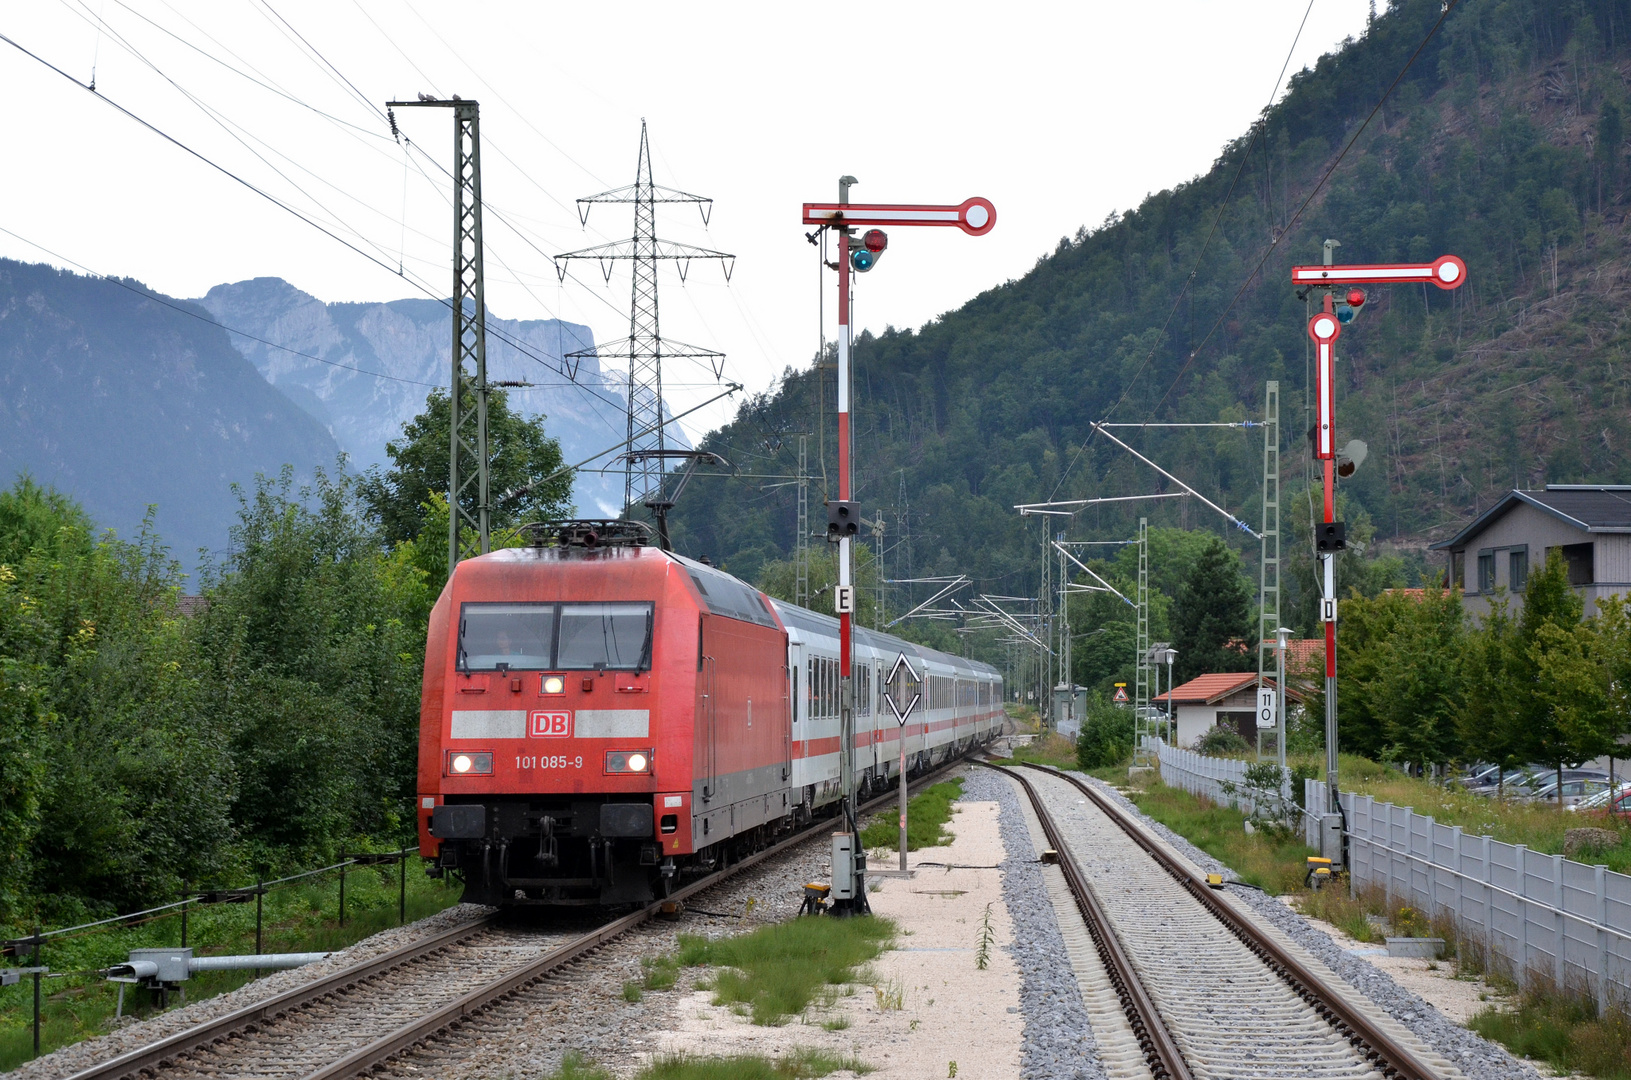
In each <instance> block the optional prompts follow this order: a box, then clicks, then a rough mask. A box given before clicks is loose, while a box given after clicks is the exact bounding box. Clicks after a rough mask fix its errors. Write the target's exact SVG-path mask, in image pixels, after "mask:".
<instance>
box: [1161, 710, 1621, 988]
mask: <svg viewBox="0 0 1631 1080" xmlns="http://www.w3.org/2000/svg"><path fill="white" fill-rule="evenodd" d="M1148 749H1149V750H1150V751H1151V752H1152V753H1154V754H1156V755H1158V760H1159V761H1160V764H1161V780H1162V782H1163V783H1166V784H1169V785H1171V786H1173V787H1179V788H1182V789H1184V790H1185V791H1189V792H1192V793H1194V794H1197V795H1205V796H1207V797H1209V798H1212V799H1215V800H1216V801H1217V802H1219V803H1222V804H1226V805H1229V806H1233V807H1236V808H1238V809H1240V810H1242V811H1244V812H1245V813H1248V814H1251V813H1253V811H1254V809H1255V808H1254V807H1253V806H1252V802H1251V799H1250V798H1249V797H1248V795H1247V793H1246V792H1245V785H1244V779H1245V773H1246V763H1245V762H1241V761H1234V760H1230V759H1225V758H1214V757H1207V756H1206V755H1204V754H1197V753H1195V752H1194V751H1192V750H1178V749H1175V748H1173V747H1169V746H1166V745H1165V744H1164V743H1162V742H1161V741H1160V740H1158V739H1152V740H1150V744H1149V745H1148ZM1287 782H1288V783H1289V778H1288V780H1287ZM1226 783H1227V784H1230V785H1233V787H1234V788H1235V790H1234V791H1233V792H1230V791H1228V790H1227V789H1226V788H1225V786H1224V785H1225V784H1226ZM1303 785H1304V786H1303V805H1304V806H1306V807H1309V808H1311V809H1312V810H1314V811H1315V815H1305V817H1304V821H1305V823H1306V825H1305V827H1306V833H1305V837H1306V839H1307V842H1308V845H1309V846H1310V847H1313V848H1315V849H1316V850H1317V849H1318V848H1319V831H1318V830H1319V820H1318V817H1317V816H1316V815H1317V812H1318V811H1319V809H1320V808H1321V807H1324V806H1325V805H1326V802H1325V800H1326V786H1325V782H1324V781H1322V780H1305V781H1304V782H1303ZM1342 809H1343V813H1344V815H1345V817H1346V826H1345V827H1346V830H1347V835H1348V860H1349V882H1350V884H1351V887H1352V888H1354V889H1356V890H1360V889H1369V888H1377V889H1380V890H1382V891H1383V892H1384V893H1385V894H1386V896H1387V898H1388V900H1389V901H1396V902H1398V903H1400V904H1404V905H1407V906H1409V907H1413V908H1415V909H1417V910H1418V911H1421V912H1422V913H1424V914H1427V915H1430V916H1433V917H1443V916H1449V917H1450V918H1451V919H1453V920H1454V921H1455V924H1456V928H1457V936H1458V938H1459V939H1460V940H1459V948H1461V949H1463V950H1479V951H1480V952H1481V953H1482V957H1481V959H1482V961H1483V964H1484V967H1485V968H1486V969H1487V970H1492V971H1500V972H1503V973H1505V974H1507V975H1509V976H1511V977H1512V978H1514V979H1516V980H1517V981H1518V983H1519V984H1520V985H1525V984H1527V983H1528V982H1529V981H1530V980H1531V979H1534V978H1537V977H1538V978H1541V979H1544V980H1546V981H1547V982H1549V983H1551V985H1553V986H1559V987H1565V988H1568V989H1571V990H1575V991H1578V992H1583V993H1588V994H1592V995H1594V996H1595V997H1596V999H1597V1003H1598V1007H1599V1009H1606V1008H1607V1007H1608V1006H1609V1004H1610V1003H1617V1004H1618V1005H1619V1006H1620V1007H1622V1008H1624V1007H1627V1006H1631V876H1627V875H1625V874H1617V873H1613V872H1612V871H1610V870H1609V869H1608V868H1607V867H1604V866H1588V865H1586V864H1585V863H1580V862H1575V861H1574V860H1572V859H1565V858H1564V857H1563V856H1561V855H1546V854H1542V853H1541V852H1538V851H1530V850H1529V849H1528V848H1527V847H1525V846H1524V845H1523V844H1503V843H1501V842H1500V841H1498V840H1493V839H1491V838H1490V837H1488V836H1471V835H1468V834H1467V833H1465V832H1463V831H1462V829H1461V827H1460V826H1459V825H1440V824H1439V823H1437V822H1435V821H1434V820H1433V819H1432V817H1430V816H1428V815H1426V814H1418V813H1416V812H1415V811H1414V810H1412V809H1411V808H1410V807H1408V806H1395V805H1393V804H1392V803H1379V802H1377V801H1376V800H1375V799H1373V798H1371V797H1370V796H1369V795H1354V794H1353V793H1352V792H1343V793H1342Z"/></svg>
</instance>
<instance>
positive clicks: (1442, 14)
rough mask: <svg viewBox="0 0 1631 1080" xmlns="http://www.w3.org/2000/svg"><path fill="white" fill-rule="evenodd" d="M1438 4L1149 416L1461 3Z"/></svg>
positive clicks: (1455, 0) (1457, 0)
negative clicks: (1404, 57) (1365, 112)
mask: <svg viewBox="0 0 1631 1080" xmlns="http://www.w3.org/2000/svg"><path fill="white" fill-rule="evenodd" d="M1441 2H1442V5H1443V6H1442V8H1441V10H1440V11H1439V15H1438V19H1437V21H1436V22H1434V23H1433V25H1432V26H1431V27H1429V28H1428V30H1427V33H1426V34H1425V35H1424V36H1423V37H1422V39H1421V43H1420V44H1418V45H1417V46H1416V51H1415V52H1413V53H1411V54H1410V59H1408V60H1406V61H1405V63H1404V66H1403V67H1401V68H1400V69H1399V73H1398V74H1397V75H1395V76H1394V77H1393V81H1392V82H1391V83H1389V84H1388V88H1387V90H1386V91H1385V92H1384V93H1383V94H1382V96H1381V97H1380V98H1379V99H1377V102H1376V105H1375V107H1374V108H1372V109H1371V111H1370V113H1369V114H1368V115H1366V117H1365V119H1364V121H1363V122H1362V123H1361V124H1360V125H1359V127H1358V128H1356V129H1355V130H1354V133H1353V135H1352V136H1351V137H1350V138H1349V139H1348V141H1347V143H1345V144H1344V145H1343V147H1342V150H1341V152H1339V153H1338V154H1337V156H1336V160H1335V161H1333V162H1331V164H1330V165H1328V166H1327V167H1326V169H1325V172H1324V173H1323V174H1321V176H1320V178H1319V181H1318V182H1317V183H1316V184H1315V185H1314V187H1313V189H1312V190H1311V191H1309V193H1308V197H1307V198H1305V199H1303V201H1302V204H1301V205H1300V206H1298V207H1297V212H1296V213H1295V214H1292V215H1291V220H1290V221H1288V222H1286V227H1285V228H1284V229H1282V230H1280V232H1279V233H1278V234H1277V235H1276V236H1275V237H1274V238H1273V239H1272V240H1270V241H1269V245H1268V247H1266V248H1264V249H1263V254H1262V257H1261V258H1259V259H1258V260H1257V263H1256V265H1254V266H1253V267H1252V269H1251V272H1250V273H1248V274H1247V275H1246V278H1245V280H1244V281H1242V282H1241V283H1240V288H1238V289H1236V290H1235V294H1234V296H1233V297H1231V298H1230V300H1229V303H1228V304H1227V305H1226V306H1225V307H1224V309H1223V310H1222V311H1221V312H1219V313H1218V317H1217V318H1216V319H1215V320H1213V322H1212V326H1211V328H1210V329H1208V330H1207V331H1206V336H1205V337H1203V338H1202V339H1201V342H1200V344H1199V345H1197V346H1195V348H1194V349H1193V350H1191V351H1190V354H1189V357H1188V359H1186V360H1185V361H1184V366H1183V367H1181V368H1179V369H1178V374H1177V375H1176V376H1175V377H1174V378H1173V380H1172V385H1171V386H1168V387H1167V392H1166V393H1165V394H1162V395H1161V400H1160V401H1158V402H1156V403H1155V408H1154V409H1151V410H1150V414H1151V415H1152V416H1153V415H1154V414H1155V410H1156V409H1159V408H1160V407H1161V406H1162V405H1164V404H1166V400H1167V398H1169V397H1171V396H1172V392H1173V391H1174V390H1176V389H1177V388H1178V384H1179V383H1180V382H1182V381H1183V377H1184V374H1185V373H1186V372H1187V371H1188V370H1189V366H1190V365H1191V364H1193V363H1194V362H1195V357H1196V356H1198V355H1200V351H1201V350H1202V349H1203V348H1205V347H1206V344H1207V342H1209V341H1211V340H1212V337H1213V335H1214V334H1216V333H1217V332H1218V327H1220V326H1222V325H1223V320H1225V319H1227V318H1228V317H1229V313H1230V312H1231V311H1233V310H1234V309H1235V305H1236V304H1238V303H1240V298H1241V297H1242V296H1245V295H1246V290H1247V289H1249V288H1250V287H1251V284H1252V282H1253V281H1255V280H1256V279H1257V275H1258V274H1259V273H1261V272H1262V270H1263V264H1265V263H1267V262H1268V261H1269V256H1270V255H1272V254H1274V252H1275V250H1276V249H1278V248H1279V246H1280V243H1281V241H1283V240H1285V238H1286V237H1288V236H1290V235H1291V233H1292V231H1293V230H1295V229H1296V227H1297V226H1298V224H1300V223H1301V221H1302V216H1303V212H1304V211H1306V210H1307V209H1308V207H1309V204H1311V203H1312V202H1313V201H1314V198H1315V196H1317V195H1318V194H1319V193H1320V192H1321V191H1322V190H1324V188H1325V185H1326V183H1327V182H1329V181H1330V179H1331V176H1332V175H1333V174H1334V173H1335V172H1336V171H1337V167H1338V166H1340V165H1341V164H1342V160H1343V159H1344V158H1346V157H1347V156H1348V151H1350V150H1352V149H1353V148H1354V144H1355V143H1357V142H1358V141H1359V138H1360V136H1362V135H1364V134H1365V131H1366V129H1367V128H1369V127H1370V124H1371V121H1372V120H1375V119H1376V114H1377V113H1379V112H1381V111H1382V106H1384V105H1386V104H1387V102H1388V99H1389V98H1390V97H1392V96H1393V91H1394V90H1396V89H1398V86H1399V83H1400V82H1401V81H1403V79H1404V77H1405V75H1406V74H1408V73H1409V71H1410V69H1411V67H1412V66H1413V65H1414V64H1415V63H1416V58H1417V57H1419V56H1420V55H1421V53H1422V50H1423V49H1425V48H1427V43H1428V42H1430V41H1432V40H1433V35H1435V34H1437V33H1438V28H1439V27H1441V26H1443V25H1444V20H1445V19H1448V18H1449V17H1450V12H1452V11H1454V10H1455V8H1456V5H1457V4H1459V3H1460V2H1461V0H1441Z"/></svg>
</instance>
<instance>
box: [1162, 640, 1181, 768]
mask: <svg viewBox="0 0 1631 1080" xmlns="http://www.w3.org/2000/svg"><path fill="white" fill-rule="evenodd" d="M1161 658H1162V659H1164V660H1166V662H1167V745H1168V746H1171V745H1173V737H1174V736H1173V722H1172V709H1173V704H1174V703H1173V700H1172V662H1173V661H1174V660H1176V659H1178V650H1177V649H1172V648H1167V649H1163V650H1161Z"/></svg>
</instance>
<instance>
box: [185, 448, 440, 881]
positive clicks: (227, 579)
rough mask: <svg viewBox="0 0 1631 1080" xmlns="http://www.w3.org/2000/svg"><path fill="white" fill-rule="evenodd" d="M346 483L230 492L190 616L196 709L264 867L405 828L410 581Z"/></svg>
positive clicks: (411, 747)
mask: <svg viewBox="0 0 1631 1080" xmlns="http://www.w3.org/2000/svg"><path fill="white" fill-rule="evenodd" d="M357 488H358V484H357V481H356V480H355V479H353V478H351V477H348V476H346V475H345V474H344V473H343V472H339V471H337V472H336V473H335V474H334V475H333V476H330V475H327V474H324V473H322V472H319V474H318V475H317V477H316V479H315V480H314V481H313V483H312V484H311V485H309V486H306V487H301V488H298V489H297V488H296V487H295V486H294V480H293V473H292V470H289V469H285V470H284V471H283V474H282V476H281V477H280V478H278V479H277V480H271V479H268V478H265V477H262V478H261V479H260V480H259V481H258V482H257V484H256V486H255V488H254V490H253V491H252V492H241V493H240V495H239V498H240V503H241V506H240V510H239V524H238V525H237V526H235V527H234V528H233V530H232V541H233V550H234V554H233V556H232V558H231V560H230V561H229V562H228V563H227V564H226V565H225V566H223V567H219V568H215V567H211V568H209V569H208V570H207V572H206V583H207V585H208V588H207V590H206V593H205V595H206V596H207V598H208V600H209V607H208V608H207V610H206V611H205V612H204V613H203V614H202V615H200V616H199V617H198V619H197V620H196V636H197V647H198V653H199V657H200V661H199V675H200V678H199V685H200V692H201V696H202V698H203V704H204V707H205V708H206V709H207V711H208V712H209V714H210V715H211V716H212V717H214V718H215V720H216V722H217V723H219V724H220V726H221V728H222V729H223V730H224V731H226V732H227V733H228V736H229V738H230V740H231V753H232V758H233V760H234V762H235V764H236V767H237V771H238V792H237V798H236V800H235V803H234V806H233V817H234V820H235V823H236V825H237V827H238V829H239V830H240V832H241V833H242V835H243V836H244V837H245V839H246V841H247V842H248V843H250V844H251V845H253V850H252V852H251V855H252V857H253V858H255V859H256V860H257V861H260V862H263V863H267V864H274V865H277V864H281V865H289V864H293V863H299V862H305V861H309V860H311V859H313V858H318V857H328V856H330V855H333V854H334V853H335V852H336V851H337V850H338V849H339V848H340V846H341V845H343V844H346V843H348V842H352V841H354V840H356V839H358V838H362V837H377V838H380V839H382V840H390V841H396V840H399V839H401V837H402V835H403V834H404V832H405V831H406V830H407V828H408V822H410V821H411V820H412V813H411V800H412V798H413V794H414V771H415V764H416V746H417V738H416V736H417V732H418V724H419V688H420V679H421V675H422V671H423V665H424V641H425V623H424V621H423V617H422V610H423V604H424V602H425V593H424V580H423V574H422V572H420V571H418V570H417V569H416V568H415V567H413V566H412V564H411V562H410V561H409V560H404V559H402V558H399V557H393V556H392V555H390V554H387V553H386V551H385V548H384V545H383V544H382V537H381V536H380V533H379V531H378V530H377V528H376V527H375V526H374V525H373V524H372V523H371V521H370V519H369V517H368V516H367V514H366V513H365V509H364V507H363V505H362V502H361V499H360V498H359V495H358V491H357Z"/></svg>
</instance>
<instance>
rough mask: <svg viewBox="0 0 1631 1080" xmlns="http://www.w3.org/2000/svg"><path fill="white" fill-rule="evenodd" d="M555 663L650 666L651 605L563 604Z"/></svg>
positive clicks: (568, 667) (567, 666) (576, 667)
mask: <svg viewBox="0 0 1631 1080" xmlns="http://www.w3.org/2000/svg"><path fill="white" fill-rule="evenodd" d="M556 649H557V656H556V661H555V666H556V667H557V668H560V669H561V670H563V671H589V670H592V669H594V668H599V667H605V668H621V669H624V670H628V669H633V670H635V671H639V670H643V669H645V668H648V667H650V666H651V605H650V604H562V605H561V631H560V636H559V637H558V638H557V640H556Z"/></svg>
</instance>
